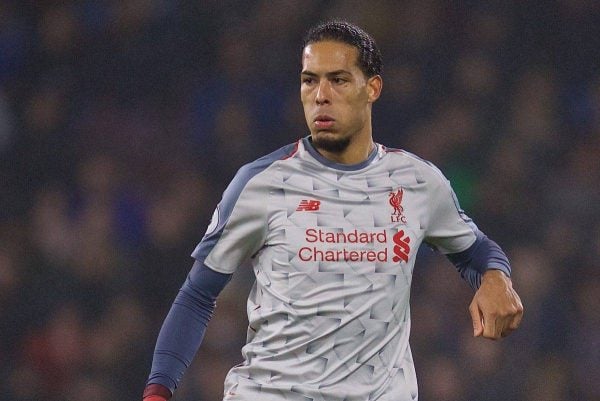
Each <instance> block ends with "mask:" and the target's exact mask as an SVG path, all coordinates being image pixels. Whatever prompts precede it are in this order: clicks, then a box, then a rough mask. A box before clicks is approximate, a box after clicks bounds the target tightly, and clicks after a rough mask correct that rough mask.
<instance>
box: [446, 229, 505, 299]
mask: <svg viewBox="0 0 600 401" xmlns="http://www.w3.org/2000/svg"><path fill="white" fill-rule="evenodd" d="M446 257H447V258H448V259H449V260H450V261H451V262H452V263H453V264H454V266H456V269H457V270H458V271H459V272H460V276H461V277H462V278H463V279H465V280H466V281H467V282H468V283H469V285H470V286H471V288H473V289H478V288H479V286H480V285H481V277H482V276H483V273H485V272H486V271H487V270H490V269H495V270H501V271H503V272H504V273H505V274H506V275H507V276H508V277H510V273H511V269H510V263H509V261H508V257H507V256H506V254H505V253H504V251H502V249H501V248H500V246H499V245H498V244H496V243H495V242H494V241H492V240H491V239H489V238H488V237H487V236H486V235H485V234H483V233H482V232H481V231H477V239H476V240H475V242H474V243H473V245H471V246H470V247H469V248H468V249H467V250H465V251H462V252H459V253H452V254H449V255H446Z"/></svg>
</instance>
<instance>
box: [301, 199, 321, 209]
mask: <svg viewBox="0 0 600 401" xmlns="http://www.w3.org/2000/svg"><path fill="white" fill-rule="evenodd" d="M319 207H321V201H318V200H314V199H302V200H301V201H300V204H299V205H298V207H297V208H296V211H297V212H314V211H316V210H319Z"/></svg>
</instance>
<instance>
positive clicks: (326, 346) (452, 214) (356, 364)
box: [192, 138, 476, 401]
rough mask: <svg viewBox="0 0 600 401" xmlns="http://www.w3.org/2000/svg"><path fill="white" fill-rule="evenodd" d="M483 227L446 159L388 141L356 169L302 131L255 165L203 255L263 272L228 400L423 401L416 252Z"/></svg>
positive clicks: (230, 267) (457, 245)
mask: <svg viewBox="0 0 600 401" xmlns="http://www.w3.org/2000/svg"><path fill="white" fill-rule="evenodd" d="M475 230H476V227H475V226H474V225H473V224H472V222H471V221H470V220H469V219H468V218H467V217H466V216H465V215H464V214H463V213H462V211H461V210H460V208H459V207H458V205H457V202H456V198H455V196H454V194H453V191H452V189H451V187H450V185H449V183H448V181H447V180H446V179H445V178H444V177H443V176H442V174H441V173H440V172H439V171H438V170H437V169H436V168H435V167H433V166H432V165H431V164H430V163H428V162H426V161H423V160H421V159H419V158H417V157H415V156H414V155H411V154H409V153H407V152H404V151H400V150H392V149H388V148H386V147H384V146H382V145H379V144H378V145H377V146H376V149H375V150H374V151H373V152H372V153H371V155H370V157H369V159H368V160H366V161H365V162H363V163H360V164H358V165H353V166H348V165H340V164H335V163H332V162H331V161H328V160H327V159H325V158H323V157H322V156H321V155H320V154H319V153H318V152H317V151H316V150H315V149H314V148H313V147H312V145H311V143H310V141H309V140H308V138H304V139H303V140H300V141H299V142H298V143H296V144H295V145H290V146H288V147H285V148H282V149H280V150H279V151H277V152H274V153H273V154H271V155H268V156H265V157H263V158H262V159H259V160H257V161H255V162H253V163H250V164H249V165H247V166H245V167H243V168H242V169H241V170H240V171H239V172H238V174H237V176H236V178H235V179H234V180H233V181H232V183H231V184H230V186H229V187H228V189H227V190H226V191H225V193H224V195H223V200H222V201H221V202H220V203H219V206H218V207H217V209H216V210H215V214H214V215H213V219H212V222H211V225H210V227H209V229H208V231H207V233H206V235H205V236H204V238H203V240H202V242H201V243H200V244H199V245H198V247H197V248H196V249H195V251H194V253H193V254H192V255H193V256H194V257H195V258H196V259H199V260H203V261H204V263H205V264H206V265H207V266H208V267H210V268H211V269H213V270H215V271H218V272H222V273H233V272H235V270H236V269H237V268H238V267H239V266H240V265H241V264H242V263H243V262H244V261H245V260H247V259H251V261H252V266H253V269H254V273H255V276H256V282H255V284H254V287H253V289H252V291H251V293H250V295H249V297H248V305H247V308H248V321H249V327H248V337H247V344H246V345H245V346H244V348H243V350H242V353H243V356H244V362H243V363H242V364H240V365H238V366H235V367H234V368H232V369H231V371H230V372H229V374H228V376H227V378H226V381H225V391H224V400H230V401H234V400H240V401H241V400H244V401H256V400H262V401H275V400H277V401H279V400H304V401H309V400H313V401H337V400H339V401H367V400H369V401H370V400H379V401H392V400H393V401H412V400H416V399H417V382H416V376H415V369H414V364H413V361H412V356H411V351H410V347H409V343H408V338H409V333H410V308H409V295H410V285H411V279H412V272H413V267H414V263H415V257H416V254H417V249H418V248H419V245H420V244H421V243H422V242H423V241H426V242H427V243H428V244H430V245H431V246H432V247H434V248H436V249H438V250H439V251H440V252H442V253H457V252H461V251H463V250H465V249H467V248H468V247H469V246H470V245H471V244H473V243H474V241H475V239H476V234H475Z"/></svg>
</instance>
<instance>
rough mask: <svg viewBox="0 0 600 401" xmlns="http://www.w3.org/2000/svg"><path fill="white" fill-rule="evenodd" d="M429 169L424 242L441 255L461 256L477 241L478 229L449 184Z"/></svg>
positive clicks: (435, 169)
mask: <svg viewBox="0 0 600 401" xmlns="http://www.w3.org/2000/svg"><path fill="white" fill-rule="evenodd" d="M431 167H432V170H433V171H432V174H431V181H430V196H429V204H430V206H431V207H430V209H429V219H428V224H427V229H426V232H425V242H426V243H428V244H429V245H431V246H433V247H434V248H435V249H437V250H438V251H440V252H441V253H443V254H449V253H457V252H462V251H464V250H465V249H467V248H468V247H469V246H471V245H472V244H473V243H474V242H475V240H476V238H477V234H476V233H477V226H476V225H475V224H474V223H473V221H472V220H471V219H470V218H469V217H468V216H467V215H466V214H465V212H464V211H463V210H462V209H461V208H460V206H459V204H458V200H457V198H456V194H455V193H454V191H453V189H452V187H451V186H450V182H449V181H448V180H447V179H446V178H445V177H444V176H443V175H442V173H441V172H440V171H439V170H438V169H437V168H436V167H433V166H431Z"/></svg>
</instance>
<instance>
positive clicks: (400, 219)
mask: <svg viewBox="0 0 600 401" xmlns="http://www.w3.org/2000/svg"><path fill="white" fill-rule="evenodd" d="M403 196H404V190H403V189H402V188H400V189H399V190H397V191H396V192H390V199H389V202H390V206H391V207H393V208H394V211H393V212H392V214H391V220H392V223H402V224H406V216H405V215H404V207H402V197H403Z"/></svg>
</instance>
